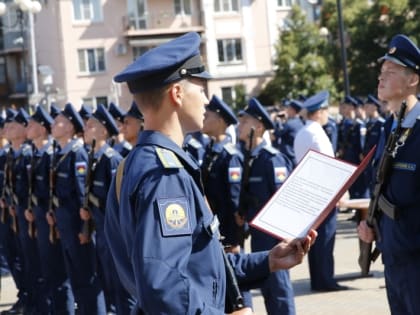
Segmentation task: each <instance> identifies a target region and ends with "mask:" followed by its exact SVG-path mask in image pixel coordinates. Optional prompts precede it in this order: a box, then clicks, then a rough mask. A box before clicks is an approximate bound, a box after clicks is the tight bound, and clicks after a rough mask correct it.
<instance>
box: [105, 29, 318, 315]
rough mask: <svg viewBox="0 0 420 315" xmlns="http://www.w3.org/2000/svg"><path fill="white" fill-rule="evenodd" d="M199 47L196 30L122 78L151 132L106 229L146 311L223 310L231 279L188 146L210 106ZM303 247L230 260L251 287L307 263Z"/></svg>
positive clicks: (133, 157) (111, 205)
mask: <svg viewBox="0 0 420 315" xmlns="http://www.w3.org/2000/svg"><path fill="white" fill-rule="evenodd" d="M200 42H201V40H200V36H199V35H198V34H197V33H187V34H185V35H183V36H181V37H179V38H176V39H174V40H172V41H170V42H168V43H166V44H163V45H161V46H158V47H156V48H154V49H152V50H149V51H148V52H147V53H145V54H143V55H142V56H140V57H139V58H138V59H137V60H135V61H134V63H132V64H131V65H129V66H128V67H127V68H126V69H125V70H124V71H123V72H121V73H120V74H118V75H117V76H115V78H114V80H115V81H116V82H127V84H128V87H129V89H130V91H131V93H133V94H134V98H135V101H136V103H137V105H138V106H139V108H140V109H141V111H142V113H143V115H144V117H145V121H144V123H145V130H144V131H143V132H142V133H141V134H140V136H139V139H138V143H137V145H136V147H135V148H134V149H133V151H132V152H131V153H130V154H129V155H128V156H127V159H126V161H125V164H124V166H123V170H124V172H123V179H122V185H121V187H120V189H117V187H118V186H116V185H115V183H116V181H117V179H116V180H114V181H113V184H112V185H111V188H110V192H109V195H108V200H107V207H108V208H107V210H106V223H105V229H106V233H107V239H108V242H109V245H110V247H111V251H112V254H113V257H114V259H115V261H116V265H117V269H118V273H119V275H120V277H121V278H122V281H123V284H124V285H125V286H127V288H128V289H129V292H130V293H132V294H134V295H135V297H136V298H137V303H138V307H139V309H140V310H141V311H142V312H143V313H145V314H222V313H223V311H224V301H225V293H226V275H225V267H224V265H223V257H222V249H221V245H220V243H219V240H218V228H217V226H218V224H217V220H216V219H215V217H214V215H213V214H212V213H211V210H210V209H209V207H208V206H207V204H206V202H205V199H204V196H203V189H202V187H201V176H200V169H199V166H198V165H197V164H196V163H195V162H194V161H193V160H192V159H191V158H190V157H189V156H188V155H187V154H186V153H185V152H184V151H183V150H182V148H181V146H182V143H183V140H184V136H185V134H186V133H187V132H191V131H194V130H200V129H201V128H202V125H203V115H204V105H205V104H207V103H208V99H207V97H206V95H205V92H204V91H205V83H206V80H207V79H208V78H209V75H208V73H207V72H205V69H204V66H203V64H202V62H201V57H200V55H199V46H200ZM157 100H159V101H157ZM117 177H118V173H117V175H116V178H117ZM117 196H119V204H120V205H119V206H118V200H117ZM311 235H312V236H314V234H312V233H311ZM309 240H310V237H307V238H306V240H305V241H304V244H305V245H308V244H309V242H308V241H309ZM151 244H152V246H151ZM296 245H297V248H298V249H297V251H296V249H293V248H295V246H296ZM301 245H302V242H300V241H297V243H295V242H292V243H291V244H290V243H289V244H283V246H284V247H285V248H287V249H286V250H285V251H284V248H283V249H281V247H279V246H280V245H278V246H276V247H275V248H274V249H273V250H272V251H271V252H270V254H269V255H268V259H267V252H263V253H260V254H255V255H253V256H249V255H241V254H237V255H235V256H233V255H230V254H229V257H230V260H231V262H232V263H233V268H234V270H235V271H236V274H237V275H239V274H241V276H242V277H241V278H240V279H239V281H241V280H243V281H245V280H248V281H250V282H252V281H253V280H254V281H258V280H260V279H261V278H264V277H266V276H267V275H268V272H269V269H271V270H277V269H278V268H280V267H286V266H285V265H283V266H282V263H281V261H282V260H283V259H282V258H281V257H282V256H283V255H285V254H286V255H287V256H288V259H290V261H289V262H290V264H288V265H289V266H287V267H290V266H291V265H294V264H295V263H297V262H298V261H300V260H301V259H302V256H303V254H304V252H305V251H306V250H307V246H305V247H304V248H302V247H300V246H301ZM291 249H292V250H291ZM274 257H275V259H274V260H276V261H277V263H275V264H274V265H275V266H273V265H272V264H271V262H270V261H272V260H273V258H274ZM267 262H268V264H267ZM283 262H284V260H283ZM270 265H271V266H270ZM269 266H270V268H269ZM251 270H252V272H253V274H252V275H251V274H250V271H251ZM246 276H248V277H246ZM141 311H139V313H141Z"/></svg>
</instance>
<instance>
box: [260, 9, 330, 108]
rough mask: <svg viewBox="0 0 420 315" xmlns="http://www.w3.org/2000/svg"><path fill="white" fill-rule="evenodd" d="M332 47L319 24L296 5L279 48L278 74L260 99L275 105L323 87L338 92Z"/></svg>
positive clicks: (277, 54) (277, 55) (282, 34)
mask: <svg viewBox="0 0 420 315" xmlns="http://www.w3.org/2000/svg"><path fill="white" fill-rule="evenodd" d="M328 46H329V45H328V41H327V39H326V38H325V36H324V37H323V36H321V35H320V32H319V28H318V26H317V25H315V24H312V23H309V22H308V21H307V20H306V17H305V15H304V13H303V12H302V10H301V9H300V7H298V6H294V7H293V8H292V10H291V12H290V18H289V19H287V20H286V21H285V27H284V29H283V30H281V31H280V35H279V40H278V43H277V45H276V47H275V48H276V58H275V64H276V70H275V76H274V78H273V79H272V80H271V81H270V82H269V83H268V84H267V85H266V87H265V89H264V90H263V91H262V93H261V95H260V96H259V98H261V99H265V100H266V102H270V103H271V104H275V103H278V102H281V100H282V99H284V98H293V97H297V95H299V94H302V95H311V94H314V93H316V92H318V91H320V90H322V89H328V90H330V92H331V93H333V94H334V93H335V85H334V79H333V76H332V75H331V74H330V67H329V58H330V57H329V55H330V53H331V52H330V48H329V47H328Z"/></svg>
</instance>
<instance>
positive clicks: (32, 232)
mask: <svg viewBox="0 0 420 315" xmlns="http://www.w3.org/2000/svg"><path fill="white" fill-rule="evenodd" d="M35 150H36V148H35V145H34V144H32V156H31V162H30V168H29V171H28V209H27V210H28V211H29V212H30V213H32V191H33V180H34V168H35V161H36V159H35ZM28 234H29V237H30V238H34V237H35V224H34V222H33V221H28Z"/></svg>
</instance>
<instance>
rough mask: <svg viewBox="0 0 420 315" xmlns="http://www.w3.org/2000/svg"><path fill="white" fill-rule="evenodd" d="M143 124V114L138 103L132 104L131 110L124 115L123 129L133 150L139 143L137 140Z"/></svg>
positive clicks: (125, 137)
mask: <svg viewBox="0 0 420 315" xmlns="http://www.w3.org/2000/svg"><path fill="white" fill-rule="evenodd" d="M143 122H144V119H143V115H142V113H141V112H140V111H139V109H138V108H137V105H136V103H135V102H132V103H131V106H130V109H129V110H128V111H127V113H126V114H125V115H124V121H123V126H122V128H121V132H122V133H123V134H124V139H125V140H126V141H127V142H128V143H129V144H130V146H131V148H132V147H134V146H135V145H136V143H137V138H138V136H139V134H140V132H141V131H142V130H143ZM130 150H131V149H130Z"/></svg>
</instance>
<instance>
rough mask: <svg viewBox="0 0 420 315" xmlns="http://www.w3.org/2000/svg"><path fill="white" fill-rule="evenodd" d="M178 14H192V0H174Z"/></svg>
mask: <svg viewBox="0 0 420 315" xmlns="http://www.w3.org/2000/svg"><path fill="white" fill-rule="evenodd" d="M174 11H175V14H176V15H191V14H192V12H191V0H174Z"/></svg>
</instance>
